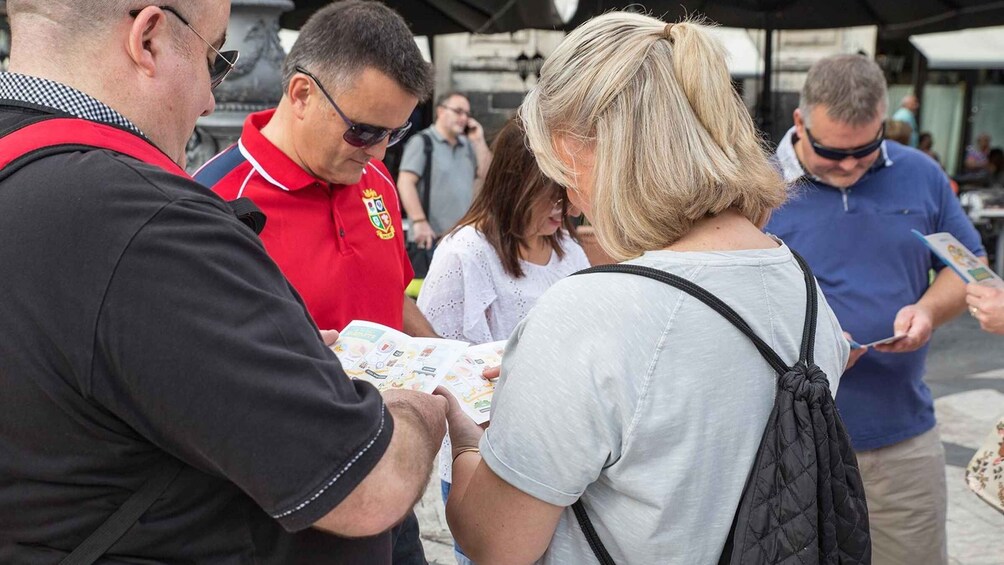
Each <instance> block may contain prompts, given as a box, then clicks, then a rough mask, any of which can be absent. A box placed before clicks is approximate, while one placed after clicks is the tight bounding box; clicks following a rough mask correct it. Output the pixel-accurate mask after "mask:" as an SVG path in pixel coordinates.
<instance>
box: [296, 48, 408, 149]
mask: <svg viewBox="0 0 1004 565" xmlns="http://www.w3.org/2000/svg"><path fill="white" fill-rule="evenodd" d="M293 70H295V71H296V72H298V73H300V74H302V75H306V76H308V77H310V80H312V81H314V84H316V85H317V88H319V89H320V90H321V94H323V95H324V97H325V98H327V99H328V102H331V106H332V107H333V108H334V109H335V112H338V115H339V116H341V118H342V121H343V122H345V125H347V126H349V129H347V130H345V133H344V134H342V139H344V140H345V143H348V144H349V145H351V146H353V147H359V148H364V147H373V146H374V145H376V144H377V143H380V142H381V141H383V140H384V139H385V138H386V139H387V147H390V146H391V145H394V144H395V143H397V142H398V141H401V139H403V138H404V135H405V134H406V133H408V130H409V129H411V122H408V123H406V124H404V125H403V126H401V127H396V128H385V127H380V126H371V125H369V124H357V123H356V122H353V121H352V120H350V119H349V118H348V116H346V115H345V112H342V109H341V108H339V107H338V104H335V99H334V98H332V97H331V95H330V94H328V91H327V90H325V88H324V85H323V84H321V81H319V80H317V77H315V76H314V75H312V74H310V72H308V71H307V70H306V69H304V68H303V67H301V66H299V65H297V66H296V67H293Z"/></svg>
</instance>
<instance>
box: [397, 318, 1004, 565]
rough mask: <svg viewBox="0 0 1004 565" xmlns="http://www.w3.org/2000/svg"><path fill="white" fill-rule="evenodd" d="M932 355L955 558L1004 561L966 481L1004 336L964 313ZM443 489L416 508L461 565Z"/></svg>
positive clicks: (432, 547) (431, 534)
mask: <svg viewBox="0 0 1004 565" xmlns="http://www.w3.org/2000/svg"><path fill="white" fill-rule="evenodd" d="M928 359H929V367H928V377H927V383H928V385H929V386H930V387H931V390H932V392H933V393H934V396H935V410H936V413H937V417H938V422H939V426H940V431H941V439H942V441H943V443H944V445H945V455H946V463H947V465H946V466H945V475H946V477H947V479H948V525H947V528H948V555H949V563H951V565H1004V514H1001V513H999V512H997V511H995V510H994V509H992V508H991V507H990V506H989V505H987V504H986V503H984V502H983V501H981V500H980V499H978V498H977V497H976V496H975V495H973V494H972V493H971V492H970V491H969V490H968V489H967V488H966V485H965V480H964V477H965V467H966V464H967V463H968V462H969V460H970V458H972V456H973V453H975V451H976V447H977V446H978V445H979V443H980V441H982V440H983V438H984V437H985V436H986V435H987V433H989V431H990V427H991V425H992V424H993V422H994V421H996V419H997V418H998V417H999V416H1000V415H1001V414H1004V337H1001V336H992V335H989V334H986V333H983V332H980V331H979V328H978V326H977V325H976V324H975V322H974V321H973V320H972V319H971V318H969V317H968V316H964V317H960V318H958V319H957V320H955V321H953V322H951V323H950V324H948V325H946V326H945V327H944V328H942V329H940V330H939V331H938V334H936V335H935V338H934V340H932V345H931V352H930V355H929V358H928ZM438 487H439V479H438V477H435V476H434V477H433V479H432V481H430V487H429V489H428V490H427V491H426V493H425V496H424V497H423V498H422V500H421V502H420V503H419V504H418V506H417V507H416V509H415V511H416V513H417V514H418V519H419V521H420V523H421V526H422V537H423V541H424V544H425V551H426V557H427V558H428V560H429V563H430V564H431V565H453V564H455V563H456V561H455V560H454V558H453V547H452V538H451V537H450V532H449V529H448V528H447V527H446V518H445V516H444V514H443V504H442V500H441V499H440V496H439V488H438Z"/></svg>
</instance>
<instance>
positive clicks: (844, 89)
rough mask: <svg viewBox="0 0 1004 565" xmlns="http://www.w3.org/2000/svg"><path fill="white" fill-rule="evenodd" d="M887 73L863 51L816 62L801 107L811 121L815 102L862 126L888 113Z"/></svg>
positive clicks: (846, 121) (832, 115) (842, 119)
mask: <svg viewBox="0 0 1004 565" xmlns="http://www.w3.org/2000/svg"><path fill="white" fill-rule="evenodd" d="M887 97H888V94H887V92H886V81H885V75H883V74H882V69H881V68H879V66H878V64H876V63H875V61H872V60H871V59H869V58H867V57H865V56H863V55H857V54H855V55H834V56H831V57H826V58H825V59H821V60H819V61H817V62H816V64H814V65H812V68H810V69H809V76H808V77H806V79H805V86H803V87H802V96H801V98H800V99H799V102H798V107H799V109H800V110H801V111H802V119H803V120H805V121H806V123H807V124H808V121H809V115H810V113H811V112H812V109H813V108H814V107H815V106H823V107H825V108H826V114H827V115H828V116H829V117H830V118H832V119H834V120H836V121H838V122H840V123H844V124H849V125H852V126H859V125H863V124H866V123H868V122H871V121H872V120H874V119H875V118H876V117H879V116H884V115H885V112H886V109H887V108H888V104H889V101H888V99H887Z"/></svg>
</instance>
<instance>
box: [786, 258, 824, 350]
mask: <svg viewBox="0 0 1004 565" xmlns="http://www.w3.org/2000/svg"><path fill="white" fill-rule="evenodd" d="M791 254H792V255H793V256H794V257H795V261H796V262H798V266H799V267H800V268H801V269H802V274H803V275H804V276H805V302H806V306H805V327H804V328H803V330H802V349H801V350H800V351H799V353H798V362H799V363H801V364H803V365H805V366H806V367H811V366H812V365H814V364H815V363H816V359H815V357H816V356H815V350H816V317H817V316H818V314H819V297H818V296H817V295H816V277H814V276H813V275H812V269H810V268H809V264H808V263H806V262H805V259H803V258H802V256H801V255H799V254H798V253H795V252H794V251H792V252H791Z"/></svg>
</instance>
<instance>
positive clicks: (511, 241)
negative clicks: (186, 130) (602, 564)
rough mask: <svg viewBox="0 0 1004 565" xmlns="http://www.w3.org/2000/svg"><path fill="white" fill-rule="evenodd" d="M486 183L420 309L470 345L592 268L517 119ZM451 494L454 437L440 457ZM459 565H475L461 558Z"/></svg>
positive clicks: (435, 262) (434, 269) (491, 337)
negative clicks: (563, 281)
mask: <svg viewBox="0 0 1004 565" xmlns="http://www.w3.org/2000/svg"><path fill="white" fill-rule="evenodd" d="M492 152H493V155H494V156H493V158H492V163H491V167H490V168H489V170H488V174H487V175H486V176H485V182H484V185H483V186H482V187H481V190H480V192H478V194H477V196H476V197H475V198H474V202H472V203H471V208H470V210H468V211H467V214H465V215H464V217H463V218H461V219H460V221H459V222H458V224H457V227H456V228H455V229H454V230H453V232H452V233H451V234H450V235H449V236H448V237H446V238H444V239H443V240H442V241H441V242H440V244H439V246H438V247H437V248H436V254H435V255H434V256H433V259H432V265H431V266H430V267H429V273H428V275H426V277H425V282H424V283H423V285H422V292H421V294H419V297H418V307H419V309H420V310H421V311H422V313H423V314H425V317H426V318H428V319H429V322H430V323H431V324H432V327H433V328H434V329H435V330H436V333H438V334H439V335H441V336H443V337H445V338H449V339H459V340H463V341H467V342H470V343H474V344H477V343H487V342H491V341H499V340H503V339H508V338H509V334H510V333H512V330H513V329H514V328H515V327H516V324H518V323H519V322H520V321H521V320H522V319H523V318H524V317H525V316H526V315H527V313H528V312H529V311H530V309H531V308H533V305H534V303H535V302H536V301H537V299H538V298H539V297H540V296H541V295H542V294H543V293H544V291H545V290H547V289H548V288H549V287H550V286H551V285H552V284H554V283H556V282H558V281H559V280H561V279H563V278H564V277H566V276H568V275H570V274H572V273H574V272H576V271H579V270H582V269H585V268H587V267H589V261H588V260H587V259H586V254H585V252H584V251H583V250H582V247H580V246H579V244H578V243H576V242H575V240H574V239H573V238H572V237H571V236H570V234H573V233H574V227H573V226H572V224H571V222H570V221H569V215H578V213H579V212H578V210H576V209H574V208H573V207H572V206H570V205H569V204H568V202H567V200H566V199H565V193H564V190H563V189H562V188H561V187H560V186H558V185H557V184H555V183H554V182H553V181H551V180H549V179H547V177H545V176H544V175H543V174H542V173H541V172H540V170H539V169H538V168H537V164H536V161H535V160H534V158H533V155H532V154H531V153H530V151H529V150H528V149H527V148H526V144H525V141H524V137H523V131H522V128H521V127H520V126H519V123H518V122H516V121H515V120H511V121H510V122H509V123H507V124H506V125H505V127H503V128H502V130H501V131H500V132H499V134H498V136H497V137H496V138H495V143H494V144H493V146H492ZM439 461H440V466H439V469H440V478H441V479H442V480H443V500H444V501H445V500H446V496H447V494H448V493H449V481H450V476H451V469H450V445H449V436H447V438H446V441H445V442H444V450H443V451H441V452H440V458H439ZM457 559H458V562H459V563H461V564H464V563H469V561H467V560H466V558H465V557H464V556H463V554H461V553H458V556H457Z"/></svg>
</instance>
